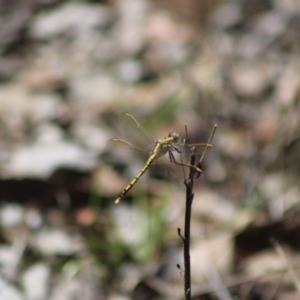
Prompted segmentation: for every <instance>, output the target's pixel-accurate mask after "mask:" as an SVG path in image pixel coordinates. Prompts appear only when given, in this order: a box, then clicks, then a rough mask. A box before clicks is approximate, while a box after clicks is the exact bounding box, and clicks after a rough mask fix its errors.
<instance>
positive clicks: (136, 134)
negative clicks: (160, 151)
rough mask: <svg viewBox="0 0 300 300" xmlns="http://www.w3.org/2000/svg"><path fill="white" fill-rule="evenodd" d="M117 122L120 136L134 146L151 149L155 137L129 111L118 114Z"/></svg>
mask: <svg viewBox="0 0 300 300" xmlns="http://www.w3.org/2000/svg"><path fill="white" fill-rule="evenodd" d="M119 124H120V126H121V134H122V138H124V140H125V141H127V142H129V143H131V144H133V145H135V146H136V148H140V149H144V150H148V151H149V152H150V151H151V150H152V148H153V147H154V144H155V139H154V138H153V137H152V135H151V134H150V133H149V132H148V131H147V130H146V129H145V128H144V127H143V126H142V125H141V124H140V123H139V122H138V121H137V120H136V119H135V118H134V117H133V116H132V115H131V114H129V113H124V114H122V115H121V116H120V119H119Z"/></svg>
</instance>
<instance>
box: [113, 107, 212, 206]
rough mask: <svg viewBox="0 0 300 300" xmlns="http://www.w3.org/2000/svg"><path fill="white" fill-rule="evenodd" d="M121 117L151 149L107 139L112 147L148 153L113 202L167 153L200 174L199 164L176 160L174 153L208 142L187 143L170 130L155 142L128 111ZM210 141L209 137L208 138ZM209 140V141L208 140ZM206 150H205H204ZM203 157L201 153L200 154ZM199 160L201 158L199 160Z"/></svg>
mask: <svg viewBox="0 0 300 300" xmlns="http://www.w3.org/2000/svg"><path fill="white" fill-rule="evenodd" d="M123 117H124V118H125V119H126V122H127V123H128V122H129V123H130V124H131V126H133V127H134V128H135V129H136V130H137V131H139V133H140V134H141V135H143V136H144V138H145V139H146V140H148V141H150V142H151V144H152V148H151V150H150V151H149V150H147V149H145V148H143V147H140V146H138V145H135V144H133V143H131V142H129V141H126V140H123V139H119V138H113V139H111V140H109V144H110V145H111V146H112V147H118V148H120V147H123V148H124V147H125V148H129V149H132V150H138V151H143V152H145V151H146V152H147V153H148V159H147V161H146V163H145V165H144V167H143V168H142V169H141V170H140V171H139V173H138V174H137V175H136V176H135V177H134V178H133V179H132V180H131V181H130V183H129V184H128V185H127V186H126V187H125V188H124V189H123V191H122V192H121V193H120V194H119V196H118V197H117V199H116V200H115V203H116V204H118V203H119V202H120V201H121V200H122V199H123V198H124V197H125V196H126V194H127V193H128V192H129V191H130V190H131V189H132V188H133V186H134V185H135V184H136V183H137V181H138V180H139V179H140V178H141V177H142V176H143V174H144V173H145V172H146V171H147V170H148V169H149V168H150V167H151V166H152V165H153V164H154V163H155V162H156V161H157V160H158V159H159V158H160V157H162V156H164V155H166V154H168V155H169V161H170V162H171V163H173V164H175V165H178V166H186V167H191V168H194V170H195V172H196V173H198V174H200V173H201V172H202V171H203V170H202V168H201V164H198V165H190V164H188V163H185V162H178V161H177V160H176V159H175V156H174V153H179V154H180V155H181V154H182V153H183V151H186V150H187V149H191V148H192V147H199V146H206V149H207V147H209V146H212V145H211V144H209V143H200V144H199V143H198V144H187V143H186V139H180V135H179V134H178V133H177V132H170V133H169V134H168V136H166V137H164V138H162V139H158V140H157V141H156V142H155V140H154V139H153V138H152V137H151V135H150V134H149V133H148V132H147V130H146V129H145V128H143V126H142V125H140V124H139V123H138V121H137V120H136V119H135V118H134V117H133V116H132V115H131V114H129V113H124V114H123ZM210 141H211V139H210ZM210 141H209V142H210ZM205 151H206V150H205ZM202 157H203V155H202ZM200 161H201V160H200Z"/></svg>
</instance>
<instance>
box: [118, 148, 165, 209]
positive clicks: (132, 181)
mask: <svg viewBox="0 0 300 300" xmlns="http://www.w3.org/2000/svg"><path fill="white" fill-rule="evenodd" d="M160 148H161V145H160V144H159V143H156V144H155V147H154V149H153V151H152V154H151V155H150V156H149V158H148V160H147V162H146V164H145V166H144V167H143V168H142V169H141V171H140V172H139V173H138V174H137V175H136V176H135V177H134V178H133V179H132V180H131V181H130V183H129V184H128V185H127V186H126V187H125V189H124V190H123V191H122V192H121V193H120V195H119V197H118V198H117V199H116V200H115V203H116V204H118V203H119V202H120V201H121V200H122V198H123V197H124V196H125V195H126V194H127V193H128V192H129V191H130V190H131V189H132V187H133V186H134V185H135V184H136V182H137V181H138V180H139V179H140V178H141V177H142V175H143V174H144V173H145V172H146V171H147V170H148V169H149V167H150V166H151V165H152V164H153V162H154V160H155V159H156V158H157V156H158V154H159V152H160V151H159V150H160Z"/></svg>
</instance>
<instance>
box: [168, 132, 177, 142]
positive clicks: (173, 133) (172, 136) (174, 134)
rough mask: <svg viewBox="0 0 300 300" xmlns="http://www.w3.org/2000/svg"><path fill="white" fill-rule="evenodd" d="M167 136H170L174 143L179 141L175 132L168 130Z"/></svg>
mask: <svg viewBox="0 0 300 300" xmlns="http://www.w3.org/2000/svg"><path fill="white" fill-rule="evenodd" d="M168 137H170V138H172V141H173V143H175V144H176V143H178V141H179V134H178V133H177V132H170V133H169V135H168Z"/></svg>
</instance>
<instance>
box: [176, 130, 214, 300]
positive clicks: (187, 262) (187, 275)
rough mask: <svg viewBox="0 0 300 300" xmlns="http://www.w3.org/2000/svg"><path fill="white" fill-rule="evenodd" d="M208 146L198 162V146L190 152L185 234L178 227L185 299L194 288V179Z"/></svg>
mask: <svg viewBox="0 0 300 300" xmlns="http://www.w3.org/2000/svg"><path fill="white" fill-rule="evenodd" d="M216 129H217V125H215V126H214V128H213V131H212V133H211V135H210V138H209V140H208V144H210V143H211V141H212V139H213V136H214V134H215V131H216ZM186 140H188V132H187V128H186ZM207 148H208V146H207V147H206V148H205V150H204V152H203V154H202V155H201V157H200V159H199V161H198V162H196V148H195V147H192V148H191V154H190V163H189V166H190V168H189V174H188V177H187V178H186V179H185V181H184V185H185V187H186V198H185V199H186V200H185V218H184V235H183V236H182V235H181V230H180V228H178V229H177V233H178V235H179V236H180V238H181V240H182V242H183V259H184V271H183V277H184V297H185V300H191V296H192V290H191V257H190V239H191V238H190V236H191V215H192V203H193V199H194V192H193V188H194V179H195V177H197V178H198V177H200V176H201V174H202V172H201V173H199V172H197V168H199V167H198V165H200V166H201V162H202V160H203V159H204V156H205V154H206V152H207Z"/></svg>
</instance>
